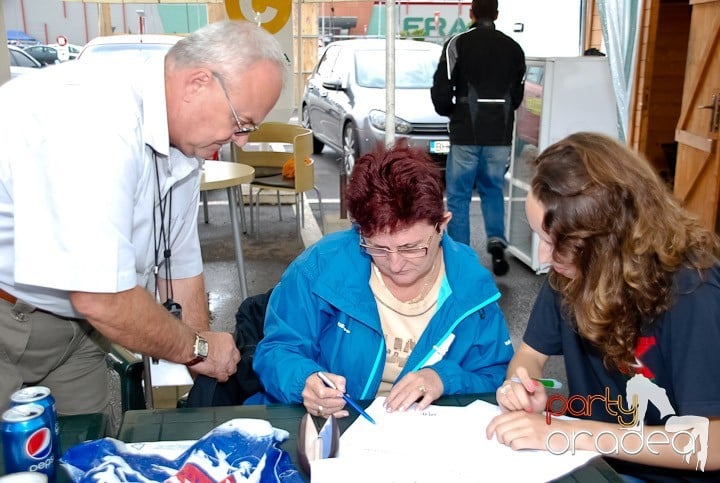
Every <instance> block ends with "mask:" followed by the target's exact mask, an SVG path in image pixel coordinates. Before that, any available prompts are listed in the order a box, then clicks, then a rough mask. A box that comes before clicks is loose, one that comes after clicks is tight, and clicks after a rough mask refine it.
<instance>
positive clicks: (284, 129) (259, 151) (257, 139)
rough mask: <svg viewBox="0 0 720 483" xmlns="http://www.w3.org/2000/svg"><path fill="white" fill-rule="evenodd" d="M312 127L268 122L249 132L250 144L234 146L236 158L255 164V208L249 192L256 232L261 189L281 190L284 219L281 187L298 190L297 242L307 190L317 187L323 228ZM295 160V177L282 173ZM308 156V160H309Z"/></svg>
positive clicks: (253, 183) (240, 161) (279, 209)
mask: <svg viewBox="0 0 720 483" xmlns="http://www.w3.org/2000/svg"><path fill="white" fill-rule="evenodd" d="M312 145H313V136H312V131H311V130H309V129H306V128H304V127H302V126H298V125H296V124H288V123H282V122H266V123H263V124H261V125H260V129H258V130H257V131H255V132H253V133H250V134H249V136H248V142H247V144H246V145H245V146H244V147H243V148H242V149H239V148H237V147H236V146H234V145H233V146H232V156H233V161H235V162H239V163H243V164H247V165H250V166H253V167H254V168H255V179H254V180H253V181H252V183H251V186H252V187H254V188H256V189H257V190H258V191H257V194H256V200H255V212H256V216H254V215H253V210H252V201H253V200H252V196H253V195H252V191H251V193H250V225H251V226H253V220H254V219H257V224H256V225H255V230H257V231H256V233H259V231H260V192H261V191H262V190H275V191H277V193H278V216H279V217H280V219H281V220H282V211H281V205H280V191H290V192H293V193H294V194H295V213H296V217H297V218H296V226H297V237H298V243H302V235H301V229H302V224H303V223H304V220H303V218H304V216H305V209H304V203H303V200H304V194H305V192H307V191H310V190H314V191H315V193H316V194H317V197H318V203H319V205H320V218H321V229H323V232H324V227H323V226H322V223H323V219H324V216H325V215H324V210H323V205H322V195H321V194H320V190H319V189H318V188H317V186H315V165H314V162H313V161H312V159H311V158H310V155H311V154H312ZM291 157H292V158H293V159H294V160H295V177H294V178H285V177H283V175H282V166H283V164H285V163H286V162H287V161H288V159H290V158H291ZM305 160H309V163H306V162H305Z"/></svg>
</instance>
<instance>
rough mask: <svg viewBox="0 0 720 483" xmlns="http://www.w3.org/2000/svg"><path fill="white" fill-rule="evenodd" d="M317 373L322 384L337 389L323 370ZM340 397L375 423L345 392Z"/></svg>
mask: <svg viewBox="0 0 720 483" xmlns="http://www.w3.org/2000/svg"><path fill="white" fill-rule="evenodd" d="M317 375H318V377H319V378H320V380H321V381H322V382H323V384H325V385H326V386H327V387H329V388H330V389H335V390H337V386H336V385H335V384H334V383H333V382H332V381H331V380H330V379H328V377H327V376H326V375H325V373H324V372H321V371H318V373H317ZM342 398H343V399H344V400H345V402H346V403H348V404H349V405H350V406H352V407H353V409H355V411H357V412H359V413H360V415H361V416H362V417H364V418H365V419H367V420H368V421H370V422H371V423H373V424H375V420H374V419H373V418H372V417H371V416H370V415H369V414H368V413H366V412H365V410H364V409H363V408H361V407H360V405H359V404H358V403H356V402H355V401H353V400H352V399H350V396H348V395H347V394H343V395H342Z"/></svg>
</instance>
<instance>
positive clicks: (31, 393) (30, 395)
mask: <svg viewBox="0 0 720 483" xmlns="http://www.w3.org/2000/svg"><path fill="white" fill-rule="evenodd" d="M22 404H38V405H40V406H42V407H43V409H45V412H44V417H45V418H46V419H47V421H48V424H49V426H50V429H52V431H53V449H54V451H55V459H56V460H57V459H58V458H59V457H60V455H61V454H62V453H61V452H60V424H59V423H58V418H57V409H56V408H55V398H54V397H53V396H52V394H51V392H50V388H48V387H45V386H29V387H24V388H22V389H18V390H17V391H15V392H14V393H13V394H12V396H10V407H13V406H20V405H22Z"/></svg>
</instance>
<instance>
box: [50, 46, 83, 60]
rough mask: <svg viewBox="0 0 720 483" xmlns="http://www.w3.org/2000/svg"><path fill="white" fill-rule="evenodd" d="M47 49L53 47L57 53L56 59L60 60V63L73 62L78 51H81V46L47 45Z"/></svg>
mask: <svg viewBox="0 0 720 483" xmlns="http://www.w3.org/2000/svg"><path fill="white" fill-rule="evenodd" d="M48 47H53V48H54V49H56V50H57V51H58V59H60V62H65V61H66V60H75V59H76V58H77V56H78V54H79V53H80V51H81V50H82V46H80V45H74V44H65V45H58V44H48Z"/></svg>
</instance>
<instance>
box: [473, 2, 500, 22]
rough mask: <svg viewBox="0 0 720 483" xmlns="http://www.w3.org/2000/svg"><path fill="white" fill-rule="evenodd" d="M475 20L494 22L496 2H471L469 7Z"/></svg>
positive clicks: (496, 13)
mask: <svg viewBox="0 0 720 483" xmlns="http://www.w3.org/2000/svg"><path fill="white" fill-rule="evenodd" d="M470 10H471V11H472V14H473V16H474V17H475V20H495V19H496V18H497V15H498V2H497V0H472V5H471V6H470Z"/></svg>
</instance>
